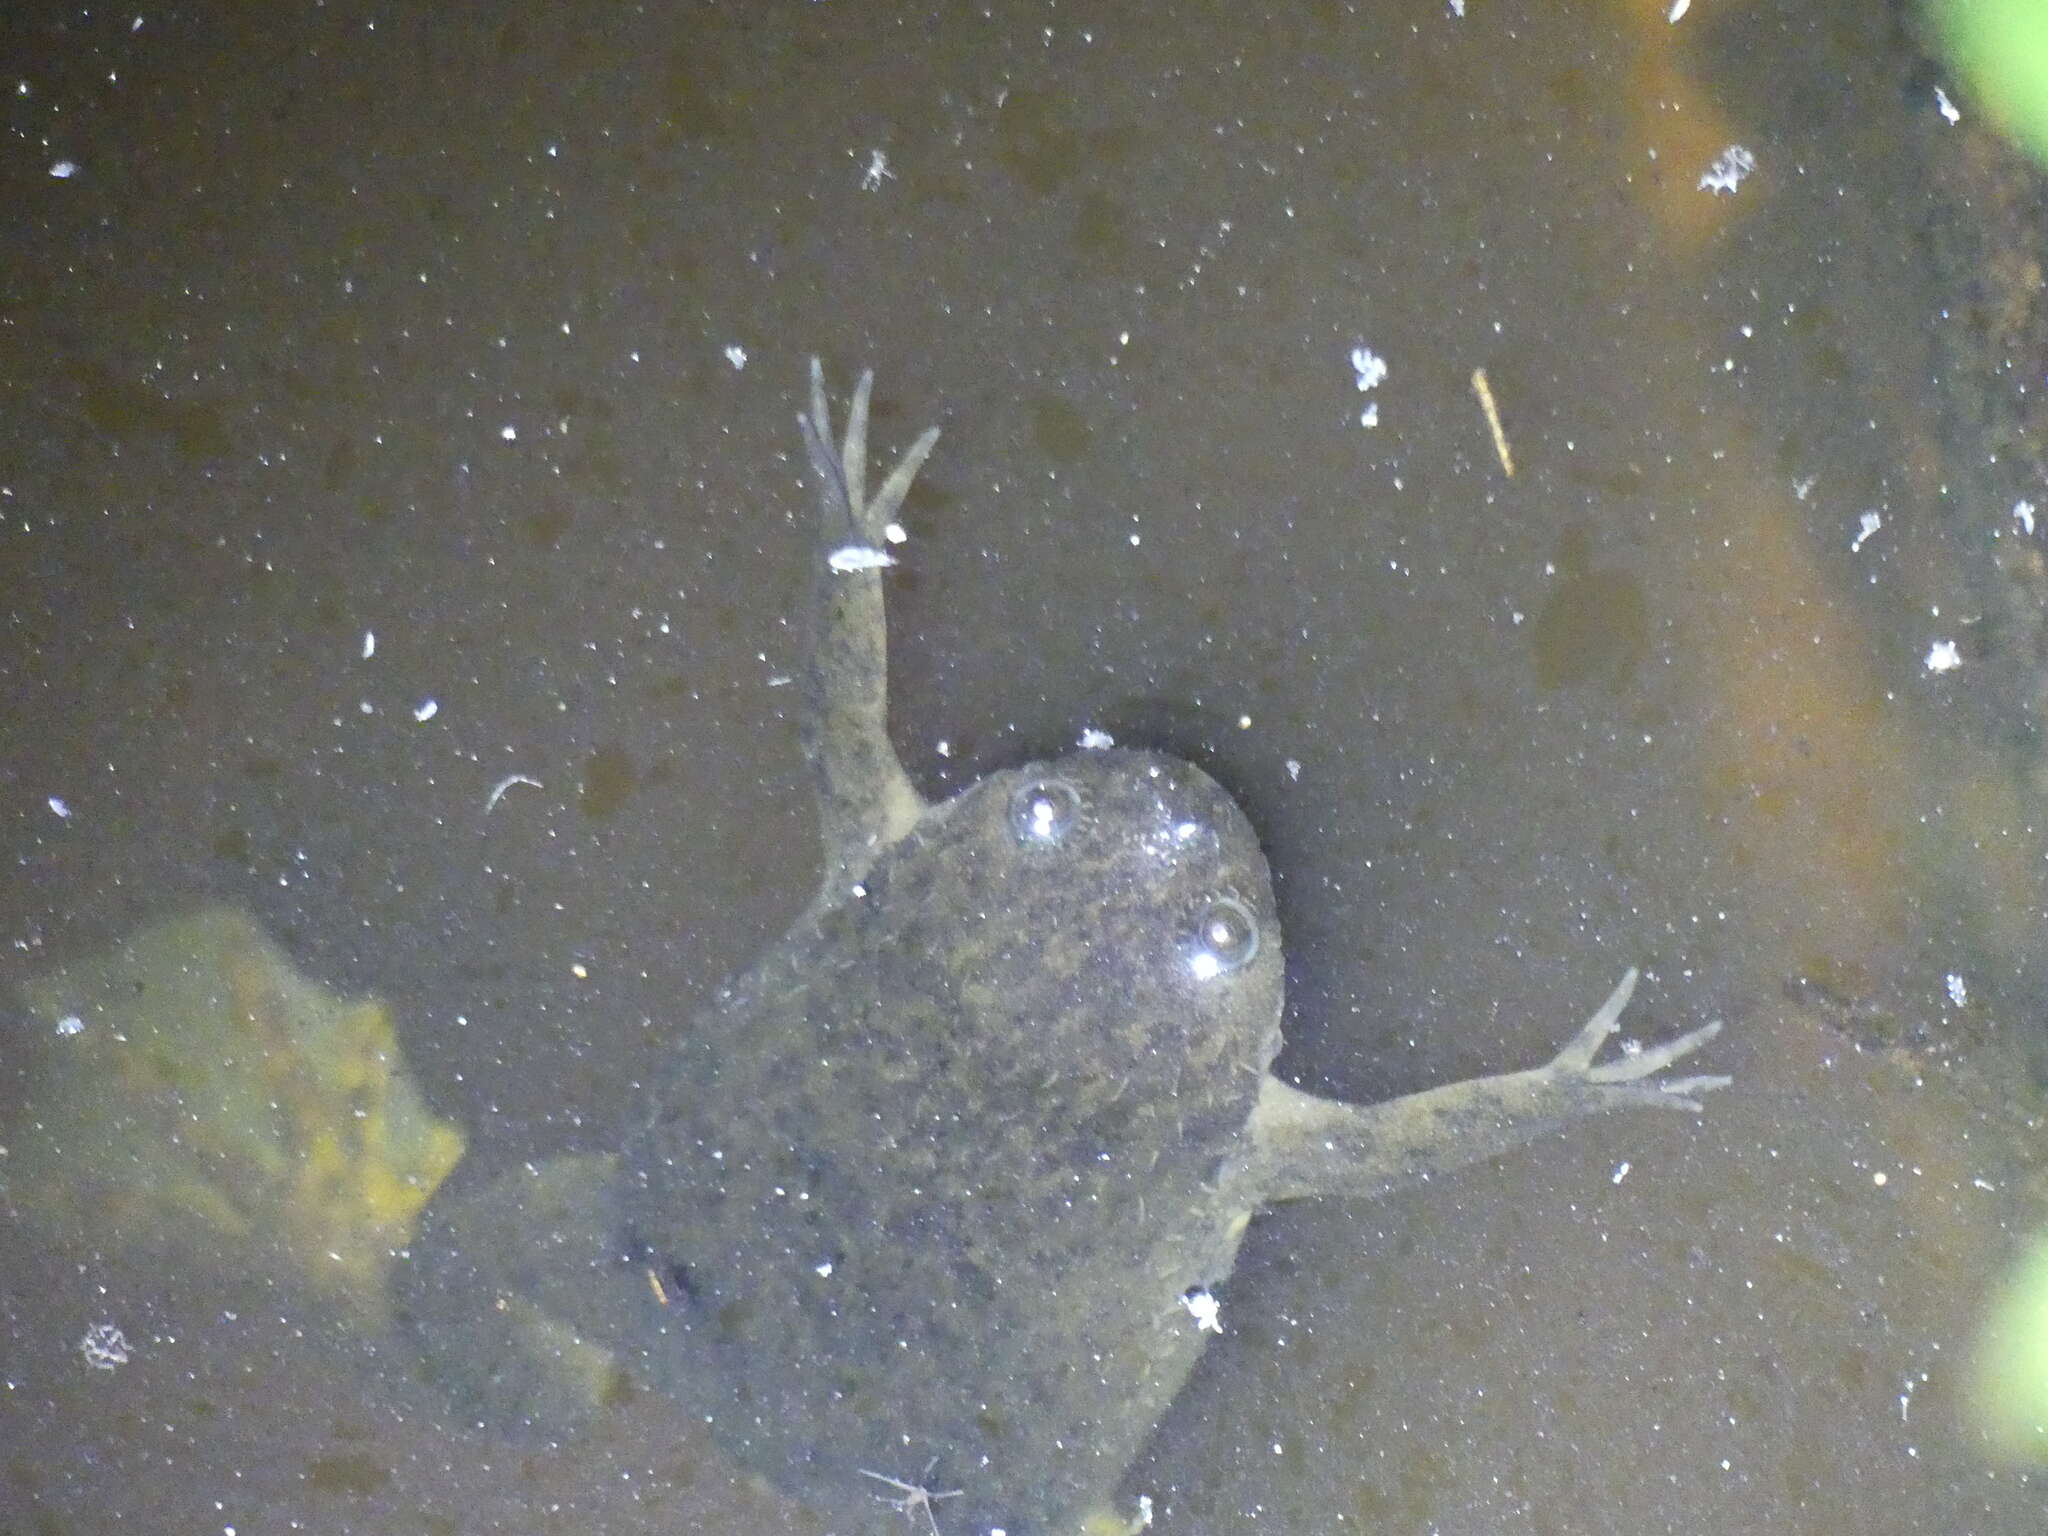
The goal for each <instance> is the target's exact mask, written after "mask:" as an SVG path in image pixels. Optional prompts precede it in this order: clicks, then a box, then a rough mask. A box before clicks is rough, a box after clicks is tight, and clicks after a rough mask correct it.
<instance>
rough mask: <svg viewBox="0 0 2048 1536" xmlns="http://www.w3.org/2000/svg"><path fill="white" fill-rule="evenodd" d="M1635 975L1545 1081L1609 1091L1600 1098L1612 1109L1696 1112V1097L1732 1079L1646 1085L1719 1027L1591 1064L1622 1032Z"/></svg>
mask: <svg viewBox="0 0 2048 1536" xmlns="http://www.w3.org/2000/svg"><path fill="white" fill-rule="evenodd" d="M1636 975H1637V972H1636V969H1635V967H1634V966H1630V967H1629V969H1628V970H1627V972H1626V973H1624V975H1623V976H1622V978H1621V983H1620V985H1619V986H1617V987H1616V988H1615V989H1614V990H1613V991H1612V992H1611V993H1609V994H1608V997H1607V1001H1606V1002H1604V1003H1602V1004H1601V1005H1600V1007H1599V1008H1598V1009H1597V1010H1596V1011H1595V1012H1594V1014H1593V1017H1592V1018H1590V1019H1588V1020H1587V1021H1586V1023H1585V1027H1584V1028H1582V1029H1581V1030H1580V1031H1579V1032H1578V1034H1576V1035H1574V1036H1573V1037H1572V1039H1571V1041H1570V1043H1568V1044H1567V1045H1566V1046H1565V1048H1564V1049H1563V1050H1561V1051H1559V1052H1558V1053H1557V1055H1555V1056H1554V1057H1552V1058H1551V1060H1550V1062H1549V1064H1548V1065H1547V1066H1545V1067H1544V1068H1543V1072H1544V1075H1545V1076H1547V1077H1550V1078H1553V1079H1557V1080H1561V1081H1571V1080H1577V1081H1579V1082H1582V1083H1586V1084H1588V1085H1590V1086H1593V1087H1596V1088H1600V1089H1603V1090H1605V1091H1604V1092H1603V1094H1602V1095H1601V1097H1602V1098H1603V1099H1604V1100H1605V1101H1606V1102H1607V1103H1609V1104H1612V1105H1615V1106H1617V1107H1618V1106H1620V1105H1624V1104H1651V1105H1663V1106H1667V1107H1669V1108H1672V1109H1690V1110H1694V1111H1697V1110H1698V1109H1699V1108H1700V1104H1699V1101H1698V1100H1697V1099H1696V1098H1694V1097H1693V1095H1694V1094H1699V1093H1707V1092H1710V1091H1712V1090H1713V1089H1716V1088H1725V1087H1727V1086H1728V1084H1729V1083H1731V1082H1733V1081H1734V1079H1733V1078H1729V1077H1724V1076H1721V1075H1718V1074H1707V1073H1702V1074H1699V1075H1697V1076H1693V1077H1678V1078H1662V1079H1658V1080H1657V1081H1655V1082H1652V1081H1648V1079H1650V1078H1653V1077H1655V1075H1656V1074H1657V1073H1659V1072H1661V1071H1663V1070H1664V1069H1665V1068H1666V1067H1668V1066H1670V1065H1671V1064H1672V1063H1673V1062H1675V1061H1680V1060H1683V1059H1684V1058H1685V1057H1687V1056H1690V1055H1691V1054H1692V1053H1693V1052H1694V1051H1696V1050H1698V1049H1699V1048H1700V1047H1701V1046H1703V1045H1705V1044H1706V1043H1707V1042H1708V1041H1709V1040H1711V1039H1713V1038H1714V1036H1716V1035H1718V1034H1720V1033H1721V1021H1720V1020H1718V1019H1716V1020H1715V1021H1714V1022H1713V1023H1711V1024H1702V1025H1701V1026H1700V1027H1699V1028H1698V1029H1694V1030H1688V1031H1687V1032H1686V1033H1685V1034H1682V1035H1679V1036H1677V1037H1676V1038H1675V1039H1671V1040H1666V1041H1665V1042H1664V1043H1663V1044H1661V1045H1653V1046H1649V1047H1646V1048H1645V1049H1643V1050H1639V1051H1631V1052H1628V1053H1625V1054H1624V1055H1622V1056H1620V1057H1618V1058H1616V1059H1615V1060H1613V1061H1610V1062H1606V1063H1603V1064H1602V1065H1600V1066H1595V1065H1594V1064H1593V1058H1594V1057H1595V1056H1597V1055H1599V1054H1600V1048H1601V1047H1602V1046H1604V1045H1605V1044H1606V1043H1607V1041H1608V1039H1609V1038H1610V1037H1611V1036H1612V1035H1613V1034H1614V1032H1615V1031H1616V1030H1617V1029H1619V1028H1620V1027H1621V1013H1622V1010H1623V1009H1624V1008H1626V1007H1627V1006H1628V1001H1629V998H1630V997H1631V996H1632V995H1633V994H1634V993H1635V989H1636Z"/></svg>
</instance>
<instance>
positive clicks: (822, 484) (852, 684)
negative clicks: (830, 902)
mask: <svg viewBox="0 0 2048 1536" xmlns="http://www.w3.org/2000/svg"><path fill="white" fill-rule="evenodd" d="M874 382H875V379H874V375H873V374H872V373H863V374H862V375H861V376H860V383H859V384H857V385H856V386H855V387H854V391H853V399H852V401H851V403H850V404H849V405H848V407H847V413H846V436H845V438H844V440H843V442H842V444H841V445H840V446H839V447H838V448H837V449H835V448H834V447H833V444H832V419H831V415H830V413H829V412H828V411H827V409H826V406H825V373H824V369H823V367H822V366H821V365H820V364H819V362H818V360H817V359H816V358H812V359H811V408H810V411H809V413H808V414H805V415H800V416H798V418H797V424H798V426H799V427H800V428H801V429H802V431H803V437H804V447H805V449H806V450H807V451H808V453H809V455H810V460H811V469H812V472H813V473H814V474H815V475H816V477H817V481H818V514H819V540H820V545H821V547H820V551H819V558H818V575H817V581H818V592H817V599H816V618H815V621H814V622H815V625H816V628H815V630H814V632H813V634H812V637H811V655H810V667H809V670H808V675H807V678H806V689H805V711H804V722H803V743H804V755H805V756H806V757H808V758H809V759H810V763H811V769H812V773H813V776H814V778H815V782H816V787H817V794H818V819H819V823H820V830H821V833H822V835H823V838H824V842H825V867H826V874H827V879H828V880H831V881H834V882H838V883H841V884H844V883H846V882H850V881H853V880H857V879H858V878H859V877H860V875H861V873H862V871H864V870H865V869H866V868H867V866H868V864H869V863H870V862H871V861H872V860H873V858H874V856H875V854H876V853H877V852H878V851H879V850H881V849H882V848H885V847H887V846H888V845H889V844H890V843H893V842H895V841H896V840H897V839H898V838H900V837H902V836H903V835H904V834H905V833H906V832H908V831H909V830H910V829H911V828H912V827H913V826H915V825H916V823H917V819H918V817H919V816H920V815H921V814H923V811H924V809H925V802H924V800H923V798H922V797H921V796H920V795H919V794H918V792H917V790H916V788H915V787H914V786H913V785H912V784H911V782H910V776H909V775H908V774H907V773H905V772H904V771H903V764H902V761H901V760H900V759H899V758H898V757H897V756H896V749H895V748H894V747H893V746H891V745H890V743H889V649H888V638H889V632H888V623H887V619H886V615H885V613H884V611H883V602H882V574H881V572H882V567H883V566H885V565H888V564H890V563H892V562H891V561H890V559H889V557H888V555H887V553H886V545H885V538H886V534H885V530H886V528H887V526H888V524H889V523H890V522H891V521H892V520H893V519H894V518H895V516H896V513H897V511H898V509H899V508H901V506H902V505H903V498H904V497H905V496H906V495H907V494H909V491H910V483H911V481H912V480H914V479H915V478H916V476H917V471H918V469H919V468H920V467H921V466H922V465H923V463H924V461H925V456H926V455H927V454H929V453H930V452H931V451H932V444H933V443H934V442H936V441H937V440H938V436H939V429H938V428H937V427H931V428H928V429H926V431H925V432H924V433H923V434H922V435H921V436H919V438H918V439H917V441H916V442H914V443H912V444H911V445H910V449H909V451H908V452H906V453H905V454H904V455H903V458H902V460H901V461H900V462H899V463H898V464H897V466H896V468H895V469H894V470H892V471H891V472H890V474H889V478H888V479H887V480H885V481H884V482H883V483H882V488H881V489H880V490H879V491H877V492H876V493H875V495H874V499H873V500H869V499H868V495H867V441H868V397H869V395H870V393H871V392H872V391H873V389H874Z"/></svg>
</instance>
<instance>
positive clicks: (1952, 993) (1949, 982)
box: [1941, 971, 1970, 1008]
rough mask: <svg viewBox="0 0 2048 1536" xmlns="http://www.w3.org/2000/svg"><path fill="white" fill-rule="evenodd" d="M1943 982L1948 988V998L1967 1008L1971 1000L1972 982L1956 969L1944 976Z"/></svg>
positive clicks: (1958, 1005) (1959, 1006) (1960, 1006)
mask: <svg viewBox="0 0 2048 1536" xmlns="http://www.w3.org/2000/svg"><path fill="white" fill-rule="evenodd" d="M1941 984H1942V986H1944V987H1945V988H1947V989H1948V1000H1949V1001H1950V1002H1952V1003H1954V1004H1955V1005H1956V1006H1957V1007H1958V1008H1966V1007H1968V1006H1969V1002H1970V984H1969V983H1968V982H1966V981H1964V980H1963V978H1962V977H1961V976H1960V975H1958V974H1957V973H1956V972H1954V971H1950V972H1949V973H1948V974H1947V975H1946V976H1944V977H1942V979H1941Z"/></svg>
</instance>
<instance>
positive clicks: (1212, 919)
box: [1188, 896, 1259, 981]
mask: <svg viewBox="0 0 2048 1536" xmlns="http://www.w3.org/2000/svg"><path fill="white" fill-rule="evenodd" d="M1258 952H1259V920H1258V919H1257V918H1256V917H1254V916H1252V909H1251V908H1250V907H1248V906H1246V905H1245V904H1244V903H1243V902H1241V901H1239V900H1238V899H1237V898H1236V897H1235V896H1212V897H1210V898H1209V901H1208V903H1207V904H1206V905H1205V906H1204V907H1203V908H1202V909H1201V911H1200V912H1198V913H1197V914H1196V915H1195V930H1194V933H1193V935H1192V936H1191V939H1190V941H1189V944H1188V965H1189V967H1190V968H1191V969H1192V970H1193V971H1194V973H1195V978H1196V979H1197V980H1198V981H1207V980H1208V979H1209V978H1210V977H1211V976H1221V975H1222V974H1223V973H1224V972H1225V971H1235V970H1240V969H1242V968H1243V967H1245V966H1247V965H1250V964H1251V962H1252V956H1254V955H1256V954H1257V953H1258Z"/></svg>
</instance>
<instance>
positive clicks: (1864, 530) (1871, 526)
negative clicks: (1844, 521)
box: [1849, 512, 1884, 555]
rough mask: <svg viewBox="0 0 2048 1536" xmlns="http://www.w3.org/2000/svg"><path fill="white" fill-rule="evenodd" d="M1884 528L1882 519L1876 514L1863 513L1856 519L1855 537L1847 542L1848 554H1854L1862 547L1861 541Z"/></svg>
mask: <svg viewBox="0 0 2048 1536" xmlns="http://www.w3.org/2000/svg"><path fill="white" fill-rule="evenodd" d="M1883 526H1884V519H1883V518H1882V517H1881V516H1879V515H1878V514H1877V513H1876V512H1865V513H1864V514H1863V515H1862V516H1861V517H1859V518H1857V519H1856V537H1855V538H1853V539H1851V540H1850V541H1849V553H1850V554H1852V555H1853V554H1854V553H1856V551H1857V550H1859V549H1861V548H1862V547H1863V541H1864V540H1865V539H1867V538H1869V537H1870V536H1871V535H1872V534H1873V533H1875V532H1877V530H1878V529H1880V528H1882V527H1883Z"/></svg>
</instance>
